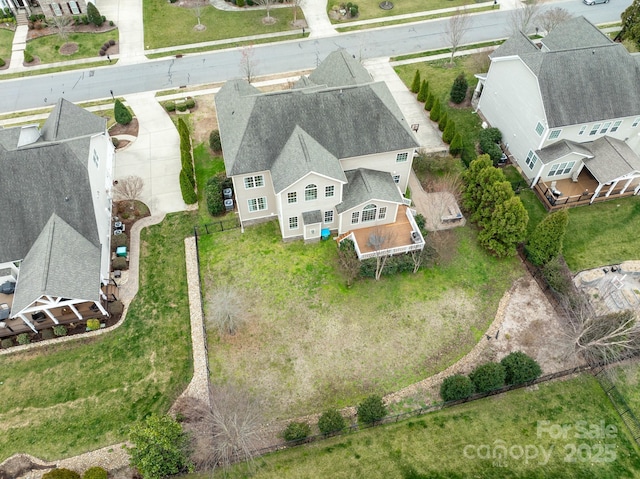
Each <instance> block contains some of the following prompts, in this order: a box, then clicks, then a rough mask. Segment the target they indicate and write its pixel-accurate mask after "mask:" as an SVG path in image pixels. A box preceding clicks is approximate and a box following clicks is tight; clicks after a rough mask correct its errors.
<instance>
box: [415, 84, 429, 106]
mask: <svg viewBox="0 0 640 479" xmlns="http://www.w3.org/2000/svg"><path fill="white" fill-rule="evenodd" d="M428 96H429V82H428V81H427V80H422V84H421V85H420V90H418V96H417V100H418V101H421V102H425V101H426V100H427V97H428Z"/></svg>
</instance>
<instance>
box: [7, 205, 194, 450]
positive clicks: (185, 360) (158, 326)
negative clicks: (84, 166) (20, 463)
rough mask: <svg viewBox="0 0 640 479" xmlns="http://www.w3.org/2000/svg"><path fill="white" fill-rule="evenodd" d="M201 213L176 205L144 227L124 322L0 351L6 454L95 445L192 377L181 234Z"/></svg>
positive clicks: (161, 405) (123, 434)
mask: <svg viewBox="0 0 640 479" xmlns="http://www.w3.org/2000/svg"><path fill="white" fill-rule="evenodd" d="M194 221H195V220H194V216H193V215H188V214H175V215H171V216H169V217H168V218H166V219H165V220H164V222H163V223H162V224H160V225H158V226H153V227H151V228H149V229H147V230H145V231H143V234H142V255H141V256H142V257H141V266H142V267H141V275H140V291H139V293H138V295H137V296H136V299H135V300H134V302H133V303H132V305H131V307H130V309H129V313H128V315H127V319H126V321H125V323H124V324H123V325H122V326H121V327H120V328H118V329H117V330H115V331H113V332H110V333H108V334H105V335H103V336H99V337H98V338H95V339H87V340H84V341H83V340H80V341H72V342H70V343H65V344H63V345H58V346H49V347H46V348H39V349H35V350H33V351H29V352H25V353H17V354H11V355H7V356H0V371H2V373H1V374H0V391H1V397H2V401H0V461H2V460H4V459H6V458H7V457H9V456H11V455H12V454H14V453H18V452H23V453H29V454H33V455H35V456H38V457H41V458H43V459H47V460H53V459H57V458H62V457H67V456H72V455H75V454H78V453H82V452H87V451H91V450H94V449H96V448H98V447H102V446H106V445H109V444H113V443H116V442H119V441H122V440H124V439H126V438H127V433H128V429H129V427H130V426H131V425H132V424H133V423H134V422H135V421H138V420H140V419H142V418H143V417H145V416H146V415H147V414H149V413H151V412H156V413H164V412H166V411H167V409H168V408H169V406H170V405H171V404H172V403H173V401H174V400H175V399H176V397H177V396H178V395H179V394H180V393H181V392H182V390H183V389H184V387H185V386H186V385H187V383H188V381H189V380H190V379H191V376H192V361H191V338H190V329H189V310H188V298H187V287H186V271H185V263H184V243H183V239H184V238H185V236H187V235H189V234H191V233H192V231H193V224H194Z"/></svg>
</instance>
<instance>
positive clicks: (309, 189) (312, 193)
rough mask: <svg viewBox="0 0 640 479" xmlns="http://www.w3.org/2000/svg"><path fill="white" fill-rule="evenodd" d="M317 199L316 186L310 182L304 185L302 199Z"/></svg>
mask: <svg viewBox="0 0 640 479" xmlns="http://www.w3.org/2000/svg"><path fill="white" fill-rule="evenodd" d="M317 199H318V187H317V186H316V185H314V184H313V183H311V184H310V185H307V186H305V187H304V200H305V201H312V200H317Z"/></svg>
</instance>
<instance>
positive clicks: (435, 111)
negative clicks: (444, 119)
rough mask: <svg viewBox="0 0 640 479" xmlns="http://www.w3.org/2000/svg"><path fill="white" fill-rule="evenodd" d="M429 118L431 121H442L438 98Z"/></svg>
mask: <svg viewBox="0 0 640 479" xmlns="http://www.w3.org/2000/svg"><path fill="white" fill-rule="evenodd" d="M429 118H430V119H431V121H438V120H439V119H440V100H438V99H437V98H436V99H435V101H434V102H433V107H432V108H431V112H430V113H429Z"/></svg>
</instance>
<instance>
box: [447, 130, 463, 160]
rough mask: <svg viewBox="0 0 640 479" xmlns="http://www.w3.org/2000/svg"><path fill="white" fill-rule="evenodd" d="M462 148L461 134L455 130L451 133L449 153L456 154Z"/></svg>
mask: <svg viewBox="0 0 640 479" xmlns="http://www.w3.org/2000/svg"><path fill="white" fill-rule="evenodd" d="M462 148H463V145H462V136H461V135H460V133H458V132H456V134H455V135H453V139H452V140H451V144H450V145H449V153H451V154H452V155H453V156H457V155H459V154H460V153H461V152H462Z"/></svg>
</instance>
